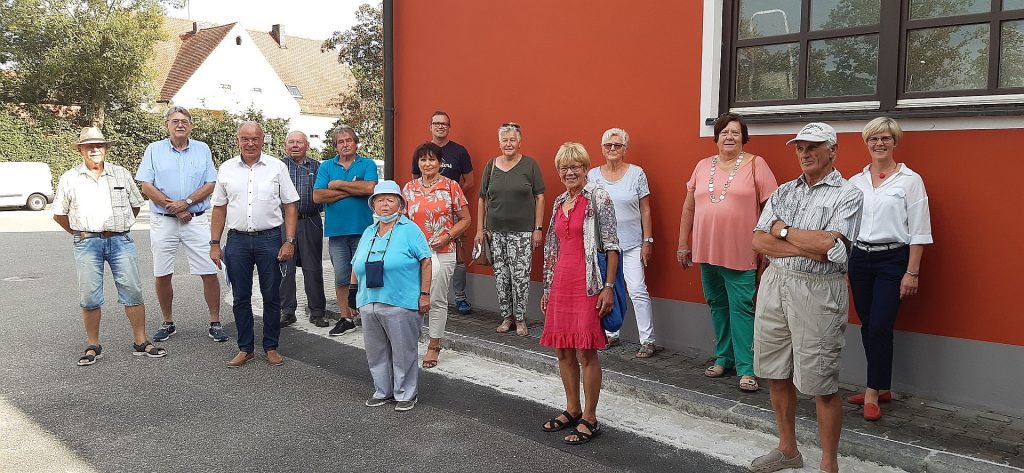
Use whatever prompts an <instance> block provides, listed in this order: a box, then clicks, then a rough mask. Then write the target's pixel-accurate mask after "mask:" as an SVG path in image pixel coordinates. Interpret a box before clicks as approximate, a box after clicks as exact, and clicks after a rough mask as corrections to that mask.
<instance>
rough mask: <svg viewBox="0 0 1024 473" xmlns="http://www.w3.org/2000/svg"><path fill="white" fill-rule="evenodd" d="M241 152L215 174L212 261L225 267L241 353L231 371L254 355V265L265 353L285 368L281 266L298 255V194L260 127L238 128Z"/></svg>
mask: <svg viewBox="0 0 1024 473" xmlns="http://www.w3.org/2000/svg"><path fill="white" fill-rule="evenodd" d="M238 147H239V148H240V150H241V154H240V155H239V156H235V157H234V158H231V159H229V160H227V161H226V162H225V163H224V164H222V165H221V166H220V171H219V172H218V173H217V185H216V186H215V187H214V190H213V218H212V221H211V224H210V233H211V238H210V259H212V260H213V262H214V263H216V265H217V267H218V268H219V267H221V261H223V262H224V266H225V268H226V270H227V274H228V281H230V282H231V292H232V296H233V298H234V304H233V306H232V312H234V315H235V328H236V329H237V330H238V354H237V355H235V357H234V358H232V359H231V361H228V367H232V368H234V367H238V366H242V365H244V364H245V363H246V362H248V361H249V360H251V359H253V356H254V355H253V345H254V341H253V339H254V337H253V313H252V270H253V267H254V266H255V267H256V270H257V272H258V273H259V278H260V294H262V295H263V351H264V352H265V353H266V356H267V362H269V363H270V364H271V365H275V366H277V365H280V364H282V363H284V359H283V358H282V357H281V355H280V354H279V353H278V352H277V346H278V336H279V335H280V333H281V294H280V287H281V278H282V276H281V268H282V267H283V266H282V265H281V262H283V261H287V260H289V259H291V258H292V256H293V255H294V253H295V227H296V222H297V220H298V211H297V208H296V202H298V200H299V194H298V192H296V191H295V186H294V185H293V184H292V180H291V177H289V175H288V168H287V167H286V166H285V164H284V163H283V162H281V160H280V159H277V158H274V157H273V156H268V155H265V154H263V128H262V127H261V126H260V124H259V123H256V122H245V123H242V125H241V126H240V127H238ZM282 209H283V211H284V212H283V213H284V215H283V216H282ZM282 224H283V225H284V230H283V231H282V229H281V225H282ZM225 226H227V228H228V241H227V244H226V245H225V247H224V250H223V251H221V247H220V237H221V235H222V234H223V233H224V227H225ZM282 237H283V241H282Z"/></svg>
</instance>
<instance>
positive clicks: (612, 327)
mask: <svg viewBox="0 0 1024 473" xmlns="http://www.w3.org/2000/svg"><path fill="white" fill-rule="evenodd" d="M597 265H598V266H599V267H600V268H601V277H602V278H603V279H604V280H605V281H607V280H608V257H607V256H606V255H605V254H604V252H599V253H598V254H597ZM624 280H625V277H624V276H623V275H622V264H621V261H620V264H619V265H618V267H616V268H615V287H613V288H612V301H613V304H612V311H611V312H609V313H608V314H607V315H605V316H604V317H601V328H603V329H604V330H605V331H606V332H618V331H619V329H621V328H622V322H623V321H624V320H625V319H626V310H627V307H626V284H625V282H623V281H624Z"/></svg>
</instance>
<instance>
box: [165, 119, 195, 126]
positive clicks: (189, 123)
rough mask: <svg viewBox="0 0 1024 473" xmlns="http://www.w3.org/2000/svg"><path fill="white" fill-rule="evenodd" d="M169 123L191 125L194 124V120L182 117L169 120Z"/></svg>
mask: <svg viewBox="0 0 1024 473" xmlns="http://www.w3.org/2000/svg"><path fill="white" fill-rule="evenodd" d="M167 123H170V124H171V125H174V126H178V125H185V126H189V125H191V124H192V122H191V121H190V120H182V119H178V118H175V119H174V120H167Z"/></svg>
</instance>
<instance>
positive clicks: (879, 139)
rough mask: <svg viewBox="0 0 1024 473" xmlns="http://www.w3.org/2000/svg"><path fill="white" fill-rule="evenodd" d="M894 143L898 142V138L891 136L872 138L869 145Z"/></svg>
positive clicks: (869, 139)
mask: <svg viewBox="0 0 1024 473" xmlns="http://www.w3.org/2000/svg"><path fill="white" fill-rule="evenodd" d="M894 141H896V138H893V137H891V136H872V137H871V138H868V143H871V144H878V143H886V144H888V143H892V142H894Z"/></svg>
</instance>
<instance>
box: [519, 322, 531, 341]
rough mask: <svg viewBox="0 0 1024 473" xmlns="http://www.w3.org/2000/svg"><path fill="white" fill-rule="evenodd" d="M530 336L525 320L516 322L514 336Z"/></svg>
mask: <svg viewBox="0 0 1024 473" xmlns="http://www.w3.org/2000/svg"><path fill="white" fill-rule="evenodd" d="M529 334H530V328H529V327H528V326H527V325H526V319H523V320H521V321H519V322H516V335H519V336H520V337H525V336H527V335H529Z"/></svg>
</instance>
